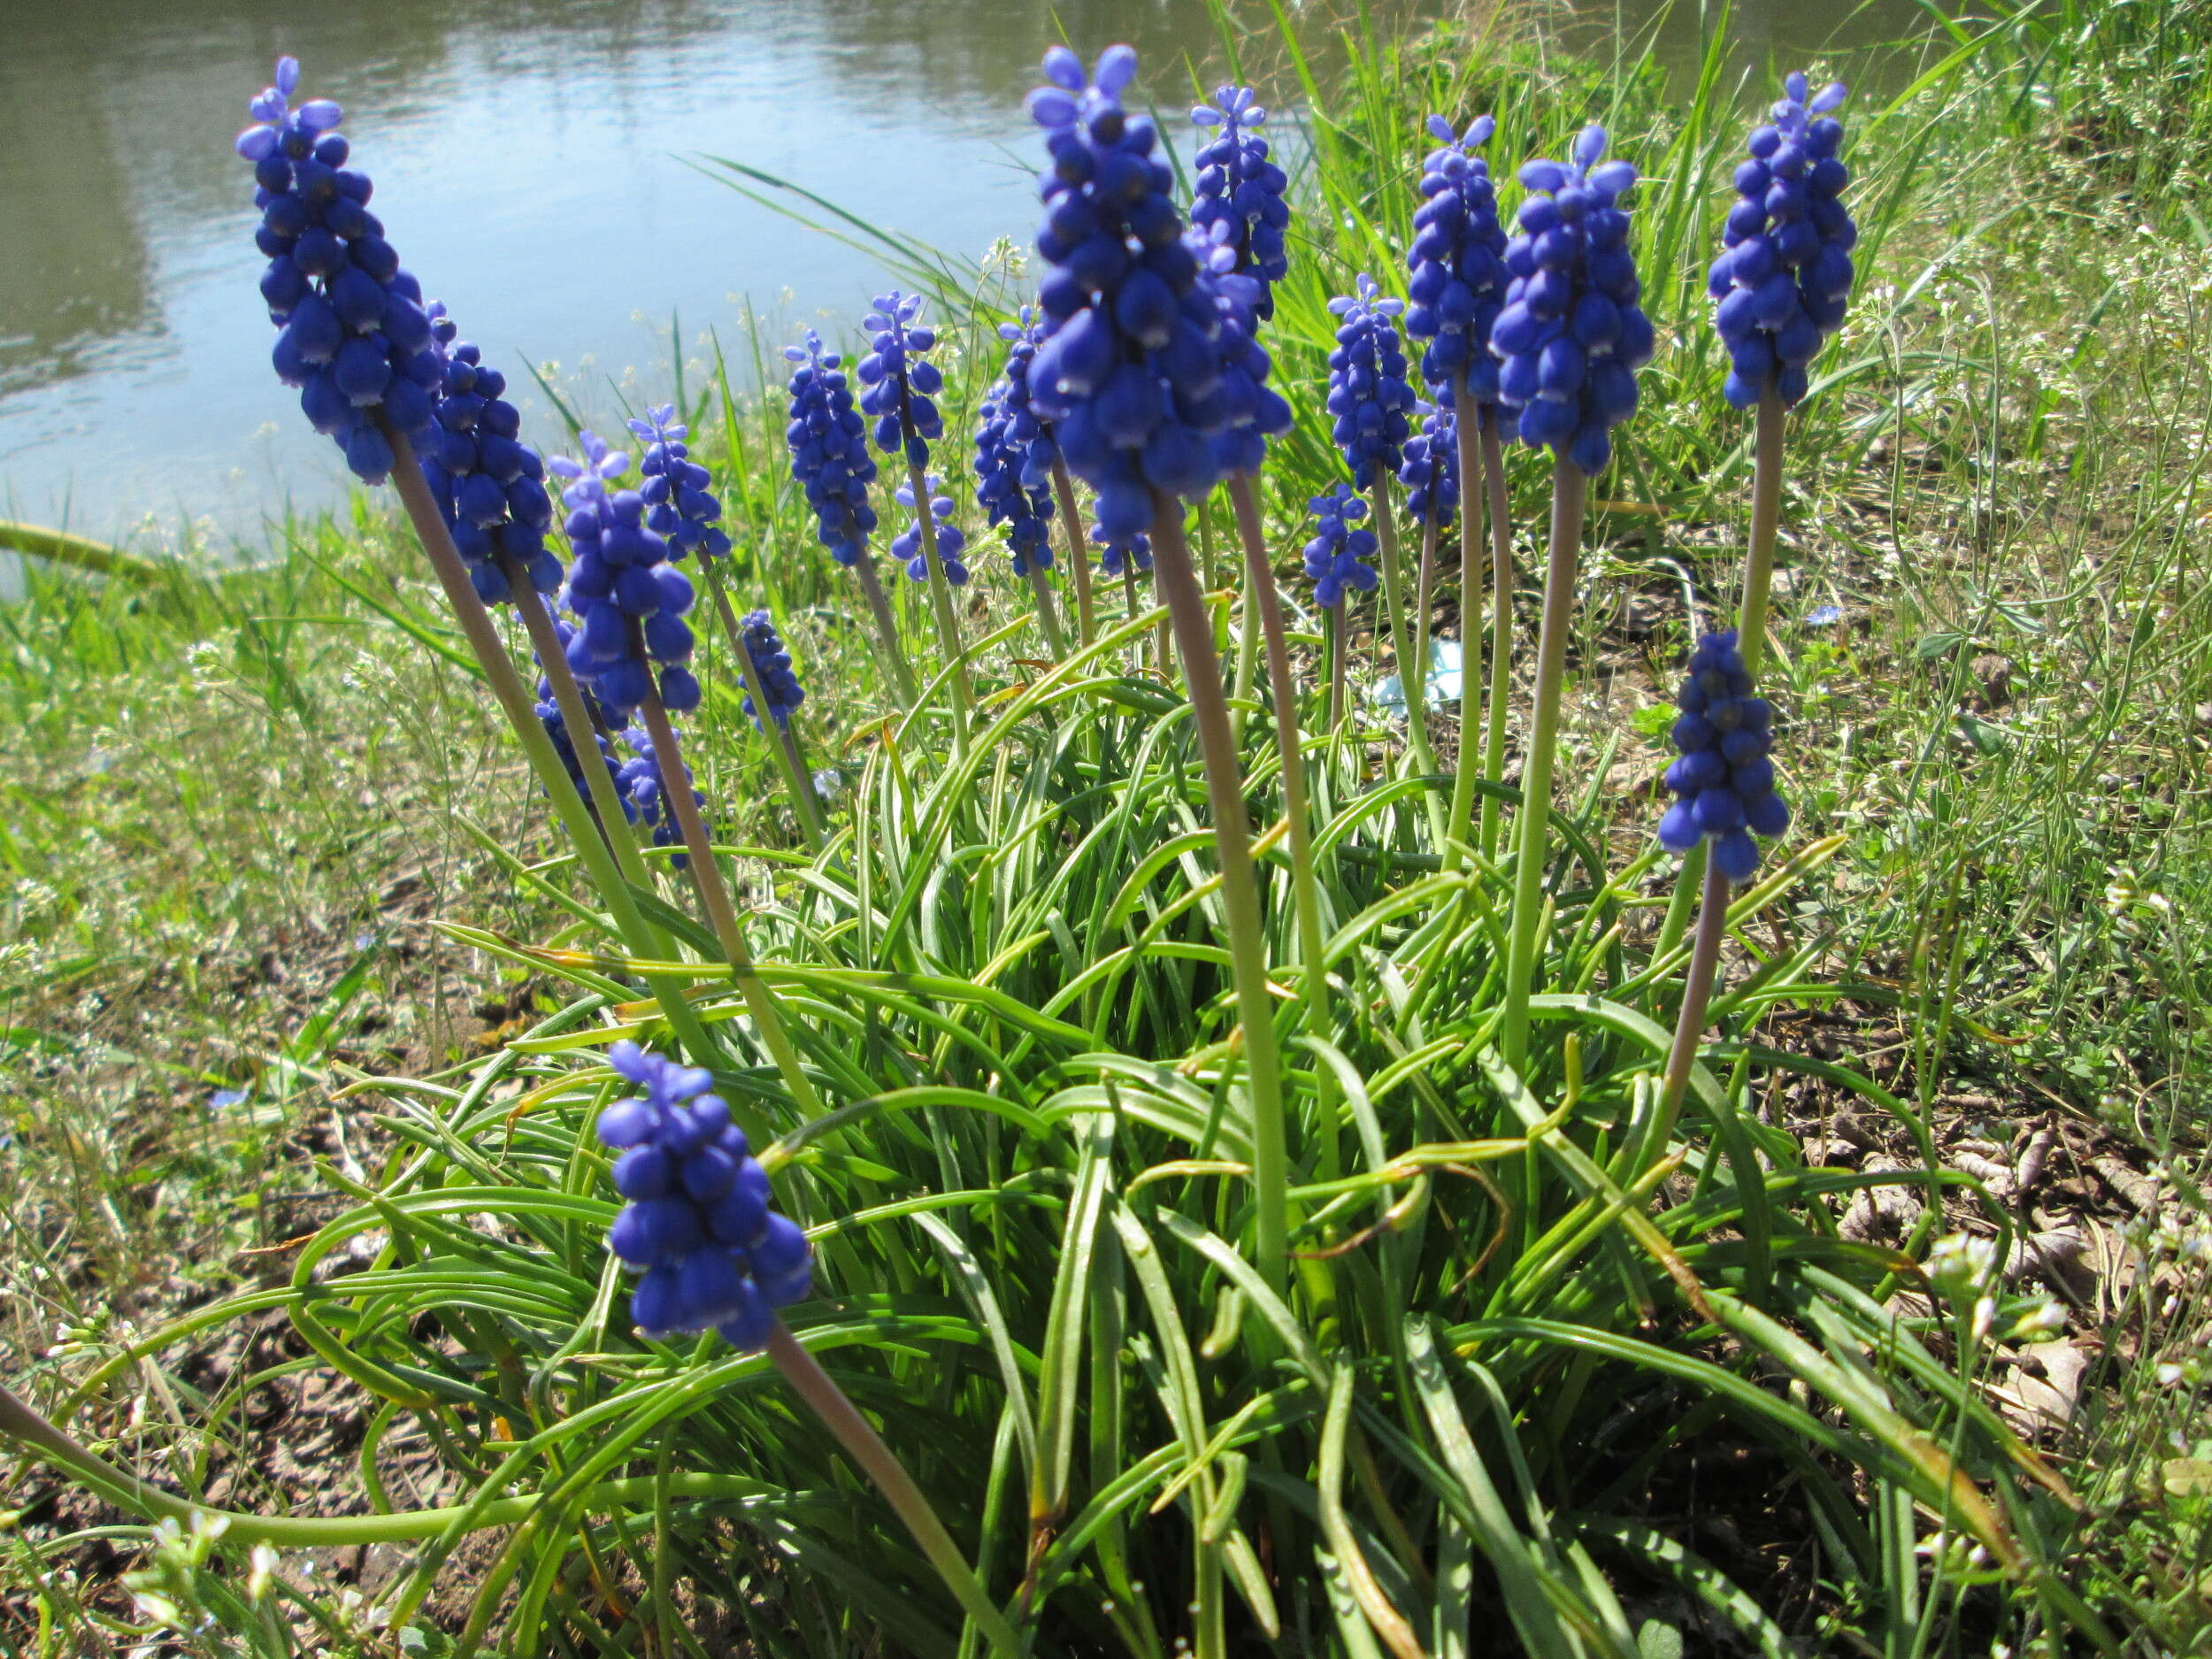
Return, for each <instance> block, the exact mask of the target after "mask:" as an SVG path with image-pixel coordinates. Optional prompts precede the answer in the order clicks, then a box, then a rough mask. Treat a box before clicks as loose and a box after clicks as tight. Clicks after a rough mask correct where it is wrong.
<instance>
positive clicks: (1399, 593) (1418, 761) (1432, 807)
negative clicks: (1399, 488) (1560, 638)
mask: <svg viewBox="0 0 2212 1659" xmlns="http://www.w3.org/2000/svg"><path fill="white" fill-rule="evenodd" d="M1368 499H1369V500H1370V501H1371V503H1373V504H1374V510H1375V534H1376V536H1377V539H1378V540H1379V541H1381V543H1382V580H1383V608H1384V609H1385V610H1386V611H1389V613H1390V649H1392V650H1393V651H1394V652H1395V653H1396V654H1397V657H1398V688H1399V689H1400V690H1401V691H1402V692H1403V693H1404V694H1405V700H1406V746H1407V748H1408V749H1410V750H1411V751H1412V764H1413V767H1414V770H1416V771H1417V772H1421V773H1423V774H1425V775H1426V776H1429V777H1434V776H1435V775H1436V754H1435V751H1434V750H1432V749H1430V747H1429V716H1428V708H1427V697H1428V678H1429V653H1428V638H1429V636H1428V627H1427V625H1426V622H1425V621H1424V622H1423V623H1422V624H1421V626H1419V627H1418V628H1416V627H1414V626H1411V625H1409V621H1408V619H1407V617H1406V603H1405V572H1404V568H1403V563H1402V559H1401V557H1400V555H1399V550H1398V516H1397V514H1396V513H1394V511H1391V506H1390V480H1389V479H1388V477H1387V476H1383V475H1378V476H1377V478H1376V480H1375V488H1373V489H1371V490H1370V491H1369V492H1368ZM1416 639H1418V640H1419V641H1420V643H1421V649H1420V650H1419V651H1418V652H1416V651H1415V649H1414V645H1413V642H1414V641H1415V640H1416ZM1421 799H1422V801H1423V803H1425V805H1426V806H1427V808H1428V813H1429V833H1430V835H1431V837H1432V840H1434V841H1436V843H1437V850H1438V851H1439V852H1441V851H1443V844H1442V843H1443V841H1444V809H1443V808H1442V807H1441V806H1440V805H1439V804H1438V803H1437V801H1436V797H1435V795H1433V794H1432V792H1431V791H1430V790H1428V789H1424V790H1422V792H1421Z"/></svg>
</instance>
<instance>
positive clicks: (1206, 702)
mask: <svg viewBox="0 0 2212 1659" xmlns="http://www.w3.org/2000/svg"><path fill="white" fill-rule="evenodd" d="M1152 503H1153V511H1152V568H1153V571H1154V572H1155V574H1156V576H1157V577H1158V579H1159V583H1160V592H1161V595H1162V596H1163V597H1164V598H1165V600H1166V601H1167V608H1168V615H1169V617H1170V618H1171V621H1172V622H1173V625H1174V628H1175V642H1176V645H1177V647H1178V649H1179V650H1180V651H1181V653H1182V657H1183V678H1184V680H1185V681H1186V683H1187V686H1188V687H1189V693H1190V705H1191V724H1192V725H1193V726H1195V727H1196V728H1197V732H1198V750H1199V756H1200V758H1201V759H1202V761H1203V762H1204V764H1205V770H1206V795H1207V803H1208V805H1209V807H1210V809H1211V811H1212V815H1213V821H1214V851H1215V856H1216V858H1217V861H1218V862H1219V864H1220V865H1221V902H1222V908H1223V910H1225V912H1226V913H1227V918H1228V924H1229V959H1230V963H1231V965H1232V968H1233V978H1234V979H1235V981H1236V995H1237V1010H1238V1019H1239V1023H1240V1025H1242V1027H1243V1034H1244V1067H1245V1076H1246V1079H1247V1081H1248V1087H1249V1089H1250V1093H1251V1102H1252V1189H1253V1201H1254V1207H1255V1209H1256V1212H1257V1217H1258V1220H1257V1226H1256V1233H1257V1239H1256V1246H1257V1248H1256V1255H1257V1257H1258V1259H1257V1261H1256V1263H1255V1265H1256V1267H1257V1268H1258V1269H1259V1271H1260V1275H1261V1277H1262V1278H1263V1279H1265V1280H1266V1281H1267V1284H1268V1286H1270V1287H1271V1289H1273V1290H1274V1291H1276V1292H1277V1294H1280V1293H1281V1291H1282V1289H1283V1286H1284V1283H1285V1279H1286V1270H1287V1268H1288V1266H1289V1256H1288V1248H1289V1238H1290V1203H1289V1197H1288V1188H1289V1160H1288V1158H1287V1156H1286V1152H1285V1149H1284V1141H1283V1097H1282V1076H1281V1060H1280V1058H1279V1056H1278V1055H1277V1054H1276V1051H1275V1009H1274V1003H1273V1002H1272V1001H1271V998H1270V996H1269V993H1268V988H1267V934H1266V931H1265V927H1264V925H1263V923H1262V921H1261V918H1260V890H1259V884H1258V882H1257V880H1256V879H1255V878H1254V876H1253V873H1252V843H1251V836H1250V834H1249V833H1248V828H1247V826H1246V822H1245V815H1244V777H1243V772H1242V770H1241V769H1240V767H1239V766H1238V764H1237V750H1236V738H1235V735H1234V734H1233V733H1232V732H1231V731H1230V729H1229V702H1228V699H1227V697H1225V695H1223V693H1222V688H1221V657H1220V655H1219V653H1217V651H1216V650H1215V649H1214V634H1213V625H1212V624H1211V622H1210V621H1209V619H1208V618H1207V615H1206V599H1205V595H1204V594H1203V593H1202V592H1201V591H1200V589H1199V586H1198V577H1197V574H1196V572H1194V571H1193V570H1192V569H1191V563H1190V548H1189V545H1188V544H1187V542H1186V541H1184V540H1183V506H1182V503H1181V502H1179V500H1177V499H1176V498H1175V497H1174V496H1172V495H1164V494H1163V493H1161V492H1160V491H1158V490H1155V491H1154V492H1153V494H1152Z"/></svg>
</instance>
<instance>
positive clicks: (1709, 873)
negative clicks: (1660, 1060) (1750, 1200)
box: [1637, 841, 1728, 1168]
mask: <svg viewBox="0 0 2212 1659" xmlns="http://www.w3.org/2000/svg"><path fill="white" fill-rule="evenodd" d="M1698 845H1699V848H1700V849H1703V847H1704V843H1703V842H1702V841H1701V842H1699V843H1698ZM1684 885H1687V883H1686V882H1685V884H1684ZM1701 887H1702V888H1703V892H1702V894H1701V896H1700V898H1699V900H1698V907H1699V908H1698V914H1697V939H1696V941H1695V942H1694V943H1693V944H1692V946H1691V947H1690V965H1689V967H1688V969H1687V970H1686V972H1685V973H1684V976H1683V980H1682V1006H1681V1008H1680V1010H1678V1012H1677V1014H1676V1016H1675V1022H1674V1044H1673V1046H1672V1047H1671V1048H1669V1049H1668V1051H1667V1073H1666V1080H1665V1082H1664V1083H1663V1084H1662V1085H1661V1086H1660V1090H1659V1113H1658V1116H1657V1118H1655V1120H1654V1122H1653V1124H1652V1126H1651V1129H1650V1132H1649V1135H1648V1138H1647V1141H1646V1142H1645V1145H1644V1153H1643V1156H1642V1157H1641V1158H1640V1159H1639V1160H1638V1164H1637V1167H1639V1168H1642V1167H1645V1166H1647V1164H1648V1163H1649V1161H1650V1160H1651V1159H1652V1158H1654V1157H1656V1156H1659V1155H1660V1154H1662V1153H1663V1152H1664V1151H1665V1150H1666V1149H1667V1140H1668V1137H1669V1136H1671V1134H1673V1133H1674V1120H1675V1118H1676V1117H1677V1115H1678V1114H1679V1113H1680V1111H1681V1110H1682V1097H1683V1094H1685V1092H1686V1091H1687V1089H1688V1088H1689V1087H1690V1068H1691V1067H1692V1066H1693V1065H1694V1064H1696V1063H1697V1043H1698V1039H1699V1037H1701V1035H1703V1034H1704V1031H1705V1010H1707V1009H1708V1008H1709V1007H1710V1006H1711V1003H1712V996H1713V981H1714V979H1715V978H1716V977H1717V975H1718V973H1719V972H1720V947H1721V941H1722V940H1723V939H1724V938H1725V937H1726V936H1727V933H1728V878H1727V877H1726V876H1724V875H1723V874H1721V872H1720V869H1719V867H1718V866H1717V865H1716V864H1712V863H1711V862H1710V861H1708V862H1707V864H1706V868H1705V879H1704V880H1703V882H1702V883H1701Z"/></svg>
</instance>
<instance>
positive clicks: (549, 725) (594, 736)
mask: <svg viewBox="0 0 2212 1659" xmlns="http://www.w3.org/2000/svg"><path fill="white" fill-rule="evenodd" d="M553 634H554V637H555V638H556V639H557V640H558V641H560V642H561V645H562V647H563V649H564V650H565V649H566V648H567V647H568V646H569V645H571V644H572V643H573V642H574V641H575V638H576V630H575V628H574V627H573V626H571V625H570V624H568V623H566V622H562V621H559V620H556V621H555V622H554V624H553ZM542 665H543V664H540V666H542ZM579 689H580V690H582V692H583V700H584V712H585V716H586V718H588V720H589V721H590V722H591V741H592V743H593V746H594V747H595V748H596V749H598V751H599V758H600V759H601V760H602V761H603V762H604V763H605V764H606V768H607V775H608V776H609V777H610V778H611V779H613V780H614V782H615V793H616V795H618V797H619V798H620V799H621V802H622V808H623V812H624V815H625V816H626V817H627V818H630V819H631V821H632V822H635V821H636V817H637V814H636V812H635V811H634V809H633V805H632V803H631V801H630V798H629V796H628V795H627V793H626V791H625V789H624V787H623V784H622V764H621V763H620V762H619V761H618V760H617V759H616V758H615V755H614V750H613V749H611V747H610V746H609V744H608V742H607V740H606V737H605V735H604V733H605V731H606V730H607V729H608V728H610V727H611V726H612V725H613V724H614V723H613V722H612V721H611V720H610V719H609V718H607V711H606V710H605V708H604V707H603V706H602V704H601V703H600V701H599V699H598V698H596V697H595V696H593V695H591V692H590V691H589V689H588V688H585V687H579ZM537 710H538V718H539V719H541V720H542V721H543V722H544V723H545V734H546V735H547V736H548V737H549V738H551V739H552V740H553V751H554V753H556V754H557V755H558V756H559V757H561V765H562V767H563V768H564V769H565V771H566V772H567V773H568V776H569V780H570V781H571V782H572V783H573V784H574V785H575V786H576V792H577V793H578V794H579V795H582V796H584V798H585V799H586V800H589V799H590V798H591V797H590V786H589V783H588V780H586V779H585V777H584V769H583V764H582V763H581V762H580V760H579V759H578V757H577V753H576V744H575V741H574V737H573V734H572V733H571V732H570V731H569V729H568V722H567V721H566V720H565V719H563V718H561V705H560V703H558V702H557V700H556V699H555V697H554V695H553V682H552V681H551V680H548V679H546V678H545V677H544V676H543V675H540V676H539V679H538V701H537Z"/></svg>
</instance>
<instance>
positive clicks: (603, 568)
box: [551, 432, 699, 715]
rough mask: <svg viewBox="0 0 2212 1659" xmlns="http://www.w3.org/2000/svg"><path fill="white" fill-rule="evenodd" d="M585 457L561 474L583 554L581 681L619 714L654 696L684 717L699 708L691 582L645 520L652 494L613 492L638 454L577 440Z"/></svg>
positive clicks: (562, 464) (579, 578) (577, 586)
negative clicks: (690, 662) (689, 615)
mask: <svg viewBox="0 0 2212 1659" xmlns="http://www.w3.org/2000/svg"><path fill="white" fill-rule="evenodd" d="M577 442H579V443H580V445H581V446H582V448H583V451H584V459H583V460H581V461H572V460H570V459H568V458H567V457H557V458H556V459H555V460H554V461H553V463H552V464H551V465H552V471H553V472H555V473H556V474H557V475H558V476H559V477H561V478H565V479H567V480H569V483H568V486H567V488H565V489H564V490H563V491H562V492H561V501H562V503H564V504H565V506H566V507H567V508H568V510H569V512H568V519H567V524H566V526H565V527H566V529H567V532H568V539H569V541H570V544H571V545H572V546H573V547H574V548H575V549H576V562H575V565H574V566H573V567H572V569H571V570H570V572H569V576H568V606H569V609H570V610H571V611H574V612H575V613H576V617H577V621H578V626H577V629H576V634H575V637H574V638H573V639H572V640H571V641H570V642H569V647H568V665H569V666H570V667H571V668H572V669H573V670H574V671H575V673H576V677H577V679H579V680H582V681H583V682H584V683H585V684H586V685H588V686H589V687H591V688H592V690H593V691H594V692H595V693H596V694H597V695H598V697H599V700H600V701H601V702H602V703H605V704H606V705H607V707H608V708H610V709H611V710H614V711H615V712H616V713H617V714H618V715H626V714H628V713H629V712H630V710H633V709H635V708H636V707H638V705H639V704H641V703H643V702H645V700H646V699H647V698H648V697H649V696H651V695H653V691H654V680H655V671H656V670H657V671H658V680H659V690H660V699H661V702H662V703H664V704H666V705H667V706H668V707H669V708H670V709H672V710H676V711H678V712H681V711H683V710H687V709H695V708H696V707H698V706H699V682H698V680H695V678H693V676H692V672H691V671H690V670H689V669H688V668H687V667H685V666H684V661H685V659H686V658H687V657H689V656H690V655H691V645H692V639H691V625H690V624H689V623H687V622H686V621H685V620H684V612H685V611H688V610H690V609H691V581H690V579H689V578H688V577H687V576H686V575H685V574H684V573H683V572H681V571H680V570H678V569H677V568H676V567H675V566H674V565H672V564H670V563H669V562H668V543H667V542H666V541H664V540H662V538H661V536H660V535H659V534H657V532H656V531H654V530H653V529H652V527H651V526H649V525H648V524H647V523H646V522H645V513H646V507H645V497H644V496H642V495H640V494H639V493H638V492H637V491H635V490H634V489H610V488H607V486H608V484H609V483H610V481H611V480H615V479H618V478H620V477H621V476H622V474H623V473H625V472H627V471H628V470H629V467H630V457H628V456H626V455H624V454H623V453H621V452H620V451H619V450H614V449H608V448H607V446H606V444H605V442H603V441H602V440H601V439H600V438H599V437H597V436H596V435H595V434H592V433H588V432H582V433H579V434H577Z"/></svg>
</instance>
